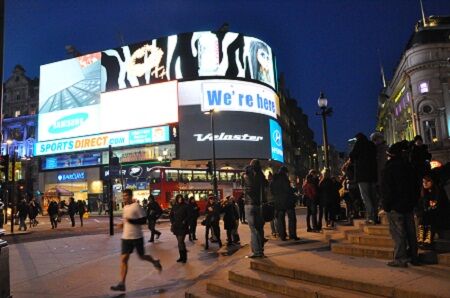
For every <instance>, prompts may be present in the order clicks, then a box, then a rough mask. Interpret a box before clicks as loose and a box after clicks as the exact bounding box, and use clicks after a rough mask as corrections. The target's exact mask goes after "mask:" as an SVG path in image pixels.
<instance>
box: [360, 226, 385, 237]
mask: <svg viewBox="0 0 450 298" xmlns="http://www.w3.org/2000/svg"><path fill="white" fill-rule="evenodd" d="M364 233H366V234H369V235H375V236H386V237H390V236H391V234H390V233H389V226H386V225H365V226H364Z"/></svg>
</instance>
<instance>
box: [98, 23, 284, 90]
mask: <svg viewBox="0 0 450 298" xmlns="http://www.w3.org/2000/svg"><path fill="white" fill-rule="evenodd" d="M101 61H102V92H109V91H115V90H118V89H125V88H129V87H137V86H142V85H147V84H151V83H158V82H161V81H168V80H194V79H200V78H202V77H215V76H220V77H226V78H229V79H233V78H243V79H248V80H255V81H259V82H262V83H264V84H267V85H269V86H271V87H273V88H275V67H274V61H273V55H272V49H271V48H270V47H269V46H268V45H267V44H266V43H265V42H263V41H261V40H259V39H257V38H253V37H248V36H243V35H242V34H238V33H233V32H210V31H205V32H193V33H183V34H178V35H172V36H169V37H163V38H158V39H153V40H149V41H147V42H140V43H136V44H132V45H128V46H124V47H121V48H117V49H110V50H106V51H103V52H102V59H101Z"/></svg>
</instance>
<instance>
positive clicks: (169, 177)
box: [166, 169, 178, 182]
mask: <svg viewBox="0 0 450 298" xmlns="http://www.w3.org/2000/svg"><path fill="white" fill-rule="evenodd" d="M166 181H168V182H175V181H178V170H169V169H166Z"/></svg>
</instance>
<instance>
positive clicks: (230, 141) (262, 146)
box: [179, 105, 271, 160]
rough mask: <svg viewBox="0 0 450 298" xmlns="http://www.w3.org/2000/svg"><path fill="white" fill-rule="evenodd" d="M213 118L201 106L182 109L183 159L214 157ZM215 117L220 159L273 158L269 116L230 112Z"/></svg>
mask: <svg viewBox="0 0 450 298" xmlns="http://www.w3.org/2000/svg"><path fill="white" fill-rule="evenodd" d="M210 117H211V115H206V114H204V113H202V112H201V108H200V105H190V106H180V136H179V139H180V159H187V160H204V159H211V158H212V138H213V136H212V132H211V118H210ZM213 117H214V127H215V129H214V141H215V147H216V158H262V159H270V158H271V152H270V148H271V145H270V132H269V119H270V118H269V117H268V116H266V115H261V114H254V113H243V112H233V111H226V112H218V113H214V115H213Z"/></svg>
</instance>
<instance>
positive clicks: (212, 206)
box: [205, 196, 222, 249]
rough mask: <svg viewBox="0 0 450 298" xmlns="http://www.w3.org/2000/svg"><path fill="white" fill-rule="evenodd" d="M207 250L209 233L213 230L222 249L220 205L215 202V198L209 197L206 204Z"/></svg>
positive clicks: (206, 247)
mask: <svg viewBox="0 0 450 298" xmlns="http://www.w3.org/2000/svg"><path fill="white" fill-rule="evenodd" d="M205 212H206V213H205V215H206V217H205V249H208V248H209V243H208V237H209V231H210V230H211V229H212V231H213V233H214V236H216V238H217V243H218V244H219V247H222V241H221V240H220V227H219V220H220V205H219V203H217V202H216V201H215V200H214V197H213V196H209V197H208V203H207V204H206V211H205Z"/></svg>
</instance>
